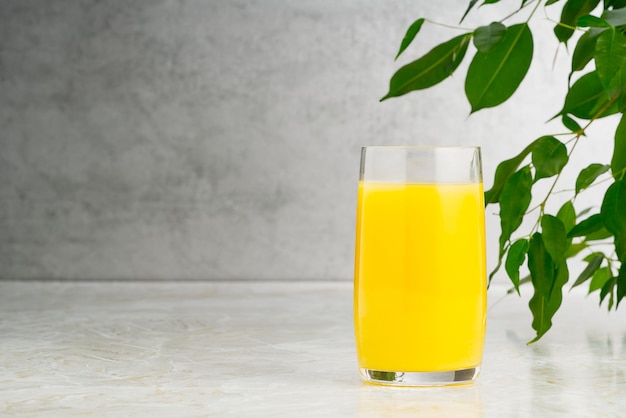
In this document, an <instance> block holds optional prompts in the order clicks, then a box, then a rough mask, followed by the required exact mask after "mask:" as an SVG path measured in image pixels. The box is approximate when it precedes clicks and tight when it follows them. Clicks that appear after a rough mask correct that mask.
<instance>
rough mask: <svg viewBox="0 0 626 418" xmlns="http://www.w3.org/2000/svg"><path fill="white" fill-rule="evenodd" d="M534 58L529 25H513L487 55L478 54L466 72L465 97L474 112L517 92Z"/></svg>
mask: <svg viewBox="0 0 626 418" xmlns="http://www.w3.org/2000/svg"><path fill="white" fill-rule="evenodd" d="M532 56H533V37H532V33H531V31H530V29H529V28H528V25H527V24H526V23H523V24H518V25H513V26H511V27H509V28H508V29H507V31H506V35H505V37H504V39H502V40H501V41H500V42H499V43H498V44H497V45H495V46H494V47H493V48H491V49H490V50H489V51H488V52H481V51H478V52H477V53H476V55H474V58H473V59H472V62H471V63H470V66H469V68H468V70H467V78H466V79H465V95H466V96H467V99H468V100H469V102H470V104H471V107H472V113H474V112H476V111H478V110H480V109H484V108H488V107H494V106H497V105H499V104H501V103H503V102H505V101H506V100H507V99H508V98H509V97H511V96H512V95H513V93H515V90H517V87H518V86H519V85H520V83H521V82H522V80H523V79H524V77H525V76H526V73H527V72H528V68H529V67H530V62H531V61H532Z"/></svg>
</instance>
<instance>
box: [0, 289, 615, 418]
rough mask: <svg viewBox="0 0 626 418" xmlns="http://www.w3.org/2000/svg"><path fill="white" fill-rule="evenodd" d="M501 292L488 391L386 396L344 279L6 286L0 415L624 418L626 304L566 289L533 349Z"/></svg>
mask: <svg viewBox="0 0 626 418" xmlns="http://www.w3.org/2000/svg"><path fill="white" fill-rule="evenodd" d="M503 289H504V287H502V288H498V287H495V286H494V287H492V289H490V291H489V292H490V293H489V295H490V302H489V304H490V309H489V315H488V333H487V342H486V348H485V358H484V363H483V371H482V375H481V376H480V378H479V380H478V382H477V383H475V384H473V385H468V386H459V387H443V388H389V387H381V386H373V385H368V384H365V383H362V382H361V380H360V378H359V376H358V371H357V364H356V358H355V351H354V344H353V331H352V286H351V283H349V282H233V283H228V282H222V283H221V282H182V283H180V282H179V283H177V282H166V283H155V282H143V283H141V282H10V281H9V282H0V371H1V373H0V416H3V417H4V416H20V417H21V416H45V417H57V416H58V417H80V416H89V417H124V416H133V417H143V416H146V417H148V416H149V417H265V416H267V417H270V416H272V417H275V416H285V417H293V416H311V417H316V416H320V417H321V416H324V417H331V416H337V417H405V416H406V417H408V416H411V417H413V416H425V417H440V416H441V417H452V416H453V417H483V416H484V417H506V416H511V417H538V416H541V417H543V416H625V415H626V321H625V319H626V307H623V308H622V309H623V311H622V312H620V311H618V312H612V313H610V314H609V313H607V312H606V309H604V308H602V309H598V308H597V300H596V297H595V296H593V297H590V298H585V296H584V294H583V293H580V292H572V293H569V294H567V295H566V297H565V302H564V306H563V310H562V312H560V313H559V314H557V317H556V318H555V321H554V327H553V329H552V331H551V332H550V333H549V334H548V335H547V336H546V337H545V338H544V339H543V340H541V341H540V342H539V343H536V344H533V345H530V346H528V345H526V341H528V340H530V339H531V338H532V337H533V333H532V330H531V328H530V314H529V313H528V312H527V308H526V302H525V300H523V299H519V298H518V297H517V296H508V297H506V298H505V299H504V300H501V301H499V302H498V300H499V299H500V296H501V295H502V294H503ZM526 290H527V291H528V290H529V289H526Z"/></svg>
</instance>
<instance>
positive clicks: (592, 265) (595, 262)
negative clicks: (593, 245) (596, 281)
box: [572, 254, 604, 289]
mask: <svg viewBox="0 0 626 418" xmlns="http://www.w3.org/2000/svg"><path fill="white" fill-rule="evenodd" d="M602 260H604V254H597V255H596V256H595V257H593V258H592V259H591V261H589V263H588V264H587V267H585V269H584V270H583V271H582V272H581V273H580V275H578V277H577V278H576V281H575V282H574V284H573V285H572V289H573V288H575V287H576V286H579V285H581V284H583V283H584V282H586V281H587V280H589V279H590V278H591V276H593V274H594V273H595V272H596V270H598V269H599V268H600V265H601V264H602Z"/></svg>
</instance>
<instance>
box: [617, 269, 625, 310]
mask: <svg viewBox="0 0 626 418" xmlns="http://www.w3.org/2000/svg"><path fill="white" fill-rule="evenodd" d="M624 296H626V267H625V266H624V265H623V264H622V266H621V267H620V269H619V273H618V274H617V305H616V306H615V309H617V308H618V307H619V303H620V302H621V300H622V299H624Z"/></svg>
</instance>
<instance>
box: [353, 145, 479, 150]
mask: <svg viewBox="0 0 626 418" xmlns="http://www.w3.org/2000/svg"><path fill="white" fill-rule="evenodd" d="M361 149H416V150H420V149H422V150H432V149H449V150H454V149H456V150H463V149H468V150H469V149H473V150H480V149H481V147H480V145H364V146H362V147H361Z"/></svg>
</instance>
